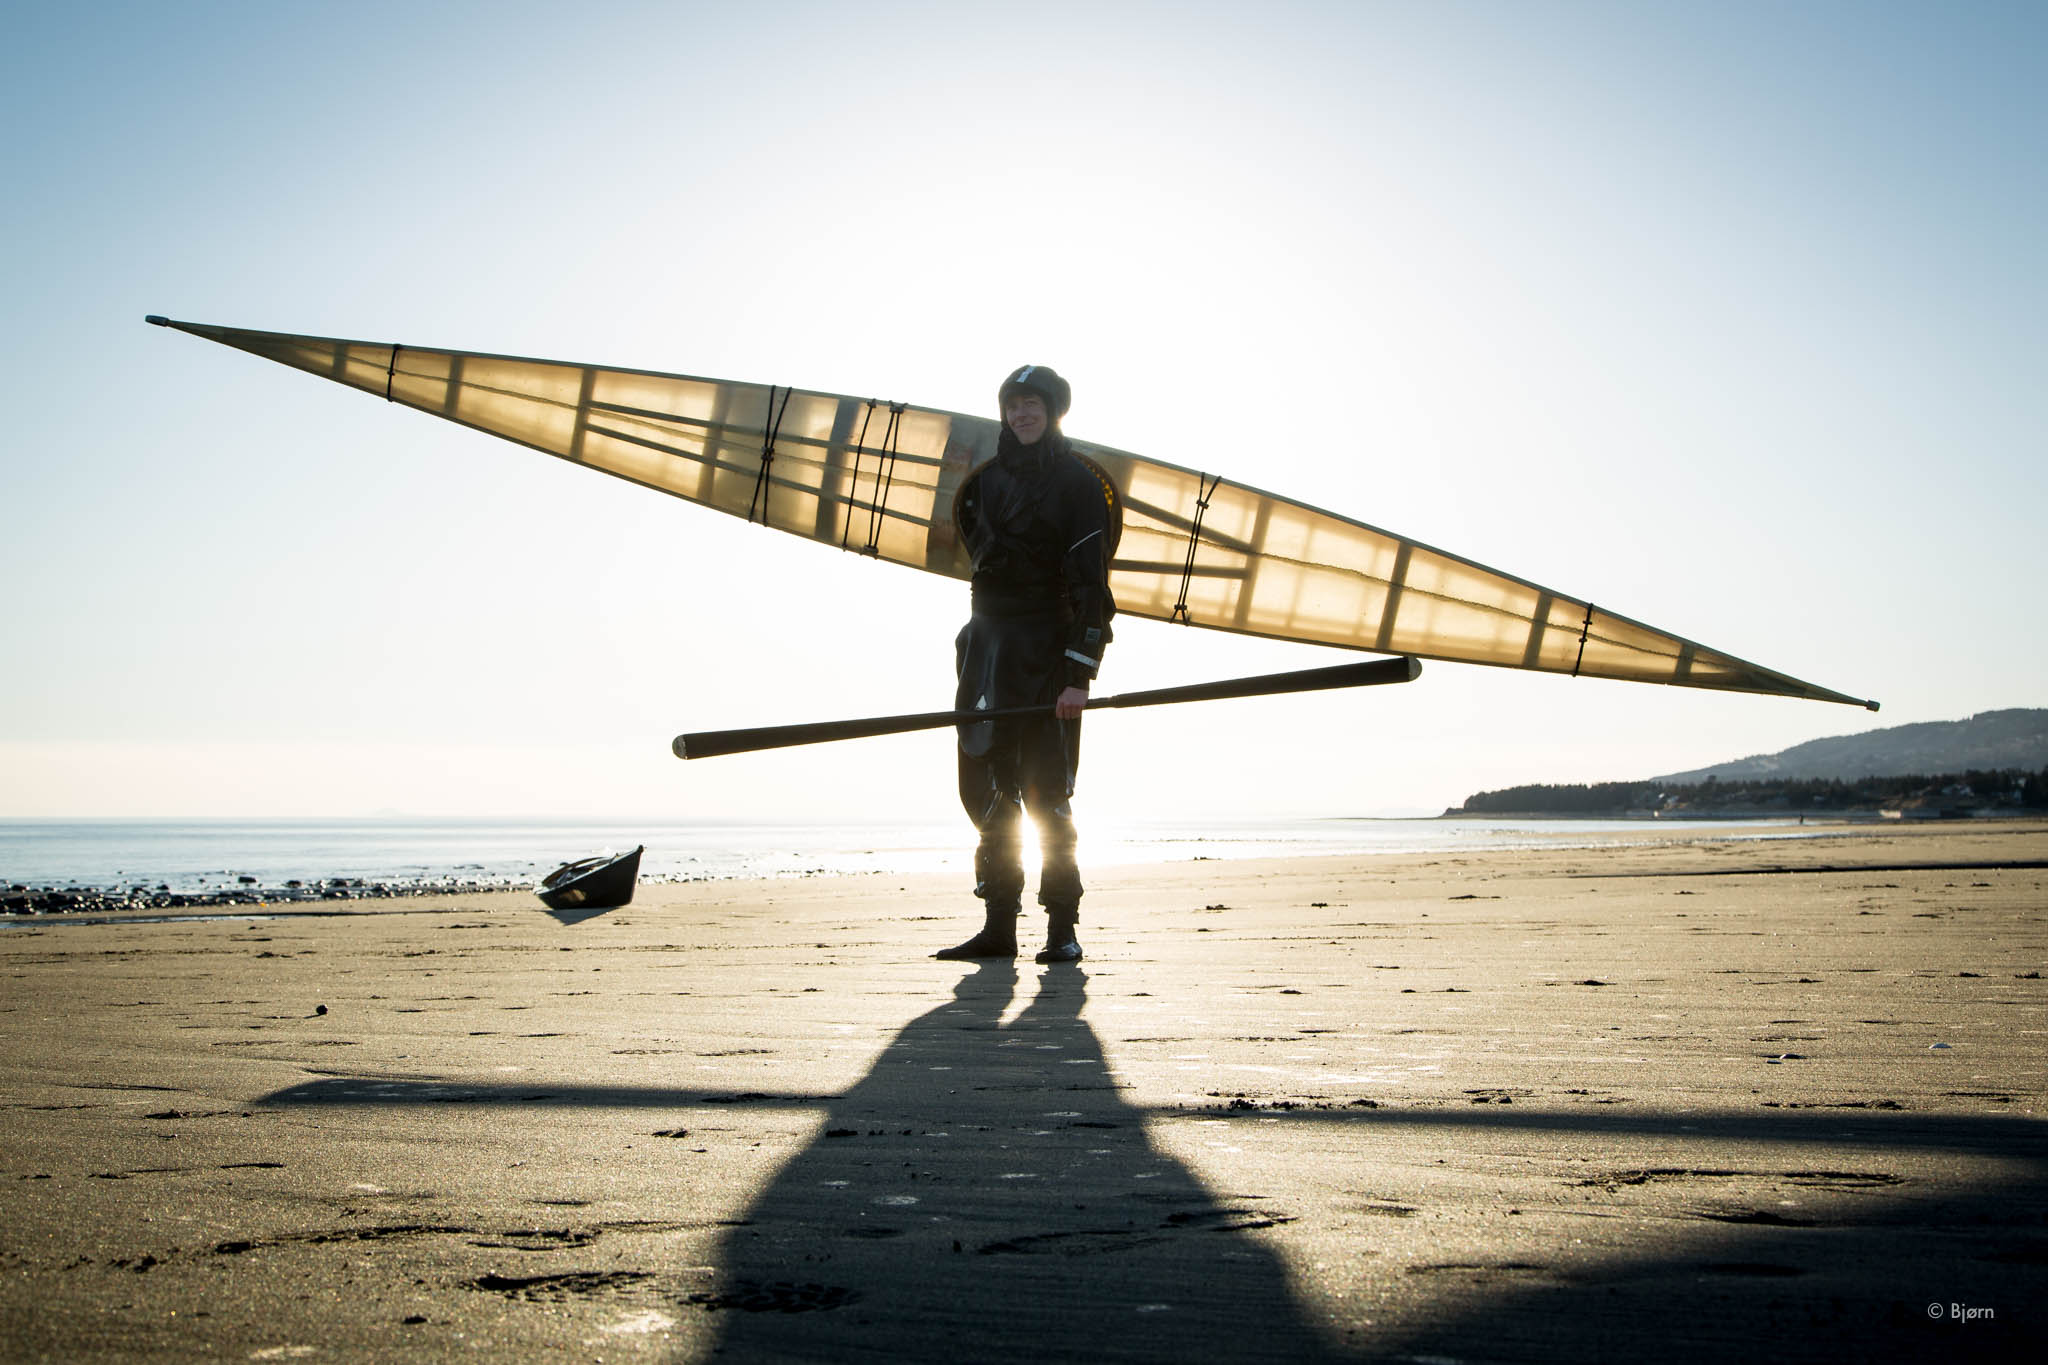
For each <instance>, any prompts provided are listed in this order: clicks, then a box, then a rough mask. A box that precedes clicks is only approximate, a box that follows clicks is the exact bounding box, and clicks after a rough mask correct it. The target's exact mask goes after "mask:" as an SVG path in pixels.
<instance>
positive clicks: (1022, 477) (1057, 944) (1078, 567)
mask: <svg viewBox="0 0 2048 1365" xmlns="http://www.w3.org/2000/svg"><path fill="white" fill-rule="evenodd" d="M1070 397H1071V390H1070V389H1069V387H1068V385H1067V381H1066V380H1064V379H1062V378H1060V377H1059V375H1057V374H1055V373H1054V372H1053V371H1052V370H1050V369H1048V368H1047V367H1046V366H1043V365H1026V366H1023V367H1022V368H1021V369H1018V370H1016V371H1015V372H1013V373H1012V374H1011V375H1010V377H1009V378H1008V379H1005V380H1004V381H1003V384H1002V388H1001V389H1000V390H999V391H998V394H997V406H998V410H999V411H1000V412H1001V413H1002V418H1003V428H1002V433H1001V435H1000V437H999V438H998V440H997V443H996V457H995V458H994V459H993V460H990V461H988V462H986V463H985V464H983V465H981V466H980V467H979V468H978V469H976V470H975V471H974V472H973V473H971V474H969V475H968V476H967V480H966V482H965V483H964V484H963V485H962V486H961V489H960V494H959V497H958V499H957V500H956V502H955V503H954V515H955V519H956V521H957V522H958V524H959V527H960V533H961V535H962V537H963V539H964V540H965V543H966V545H967V548H968V550H969V552H970V554H971V555H972V557H973V564H974V580H973V586H974V596H973V613H972V615H971V616H970V617H969V619H968V622H967V625H966V627H965V628H964V629H963V630H962V631H961V632H960V635H959V638H958V639H956V640H955V641H954V642H953V652H954V664H955V668H956V670H957V674H958V678H959V688H958V691H957V693H956V694H955V698H954V703H953V704H954V706H955V707H956V708H957V709H959V710H963V711H970V710H995V709H999V708H1002V707H1008V706H1028V705H1034V704H1036V705H1046V704H1049V705H1050V706H1051V707H1052V708H1053V709H1052V710H1050V711H1047V712H1041V713H1038V714H1034V715H1028V716H1006V717H1002V718H1000V719H996V720H986V721H980V722H977V723H974V724H968V725H962V726H961V727H960V804H961V805H962V806H964V807H965V808H966V810H967V815H968V818H969V819H971V820H972V821H974V826H975V829H976V830H977V831H979V833H980V843H979V845H978V846H977V848H976V849H975V853H974V880H975V887H974V894H975V895H977V896H979V897H981V900H982V909H983V913H984V915H985V917H986V919H985V922H984V924H983V925H982V928H981V932H980V933H978V934H976V935H975V936H974V937H973V938H970V939H968V940H967V941H966V942H965V943H962V944H959V945H957V946H956V947H952V948H947V949H945V950H943V951H941V952H938V953H935V954H934V955H933V956H935V957H940V958H945V959H949V960H961V959H971V958H1009V957H1015V956H1016V955H1017V916H1018V914H1019V913H1020V911H1021V909H1022V900H1023V893H1024V862H1023V851H1022V848H1021V845H1020V842H1019V836H1020V834H1021V832H1022V816H1023V812H1024V811H1027V810H1028V811H1029V812H1030V815H1031V818H1032V820H1033V821H1034V822H1035V823H1036V824H1037V826H1038V845H1039V853H1040V856H1041V859H1042V865H1041V867H1040V869H1039V877H1038V901H1039V904H1041V905H1042V906H1044V907H1045V914H1046V938H1045V948H1044V950H1043V951H1042V952H1040V953H1039V954H1038V955H1037V960H1038V961H1040V962H1048V963H1058V962H1079V961H1080V960H1081V944H1080V939H1079V935H1078V933H1077V932H1076V928H1075V926H1076V925H1077V924H1078V923H1079V921H1080V917H1081V871H1080V868H1079V867H1078V866H1077V865H1076V863H1075V861H1074V817H1073V812H1072V811H1071V810H1070V809H1069V807H1068V804H1067V803H1068V800H1069V799H1070V798H1071V797H1072V796H1073V794H1074V772H1075V768H1076V766H1077V765H1078V763H1079V761H1080V754H1081V708H1082V707H1083V706H1085V705H1086V704H1087V702H1088V687H1089V684H1090V683H1092V682H1093V681H1094V679H1095V674H1096V670H1097V669H1099V668H1100V667H1101V666H1102V651H1103V648H1104V647H1105V646H1106V645H1108V644H1109V640H1110V629H1109V620H1110V617H1111V616H1113V615H1115V614H1116V604H1115V602H1113V601H1112V600H1111V599H1110V595H1109V557H1110V552H1111V549H1112V542H1113V540H1114V538H1115V528H1114V526H1113V524H1112V520H1111V515H1112V506H1113V504H1112V502H1111V498H1112V496H1113V495H1112V494H1111V493H1110V492H1109V490H1108V489H1107V487H1106V485H1105V484H1104V482H1103V481H1102V480H1101V479H1100V477H1099V476H1098V475H1097V474H1096V472H1095V470H1094V469H1093V468H1092V467H1091V466H1089V465H1087V464H1084V463H1083V462H1082V461H1081V459H1080V458H1079V457H1078V456H1076V455H1075V454H1074V452H1073V447H1072V446H1071V444H1070V443H1069V442H1068V441H1067V438H1066V437H1065V436H1064V435H1062V434H1061V432H1060V419H1061V418H1063V417H1065V416H1066V414H1067V407H1068V403H1069V399H1070Z"/></svg>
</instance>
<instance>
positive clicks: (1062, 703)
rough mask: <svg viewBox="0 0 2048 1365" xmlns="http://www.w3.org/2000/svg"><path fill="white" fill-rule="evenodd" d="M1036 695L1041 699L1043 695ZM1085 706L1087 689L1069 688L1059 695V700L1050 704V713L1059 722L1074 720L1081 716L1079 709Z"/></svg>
mask: <svg viewBox="0 0 2048 1365" xmlns="http://www.w3.org/2000/svg"><path fill="white" fill-rule="evenodd" d="M1038 695H1039V696H1041V697H1042V696H1044V695H1045V693H1043V692H1041V693H1039V694H1038ZM1087 704H1088V689H1087V688H1085V687H1070V688H1068V689H1067V690H1066V691H1064V692H1062V693H1060V699H1059V700H1058V701H1056V702H1054V703H1053V704H1052V713H1053V714H1054V715H1056V716H1058V717H1059V718H1060V719H1061V720H1076V719H1078V718H1079V717H1080V715H1081V708H1082V707H1084V706H1086V705H1087Z"/></svg>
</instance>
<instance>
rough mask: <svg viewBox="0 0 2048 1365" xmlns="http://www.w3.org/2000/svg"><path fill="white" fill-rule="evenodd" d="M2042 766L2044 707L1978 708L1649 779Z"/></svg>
mask: <svg viewBox="0 0 2048 1365" xmlns="http://www.w3.org/2000/svg"><path fill="white" fill-rule="evenodd" d="M2005 768H2021V769H2025V770H2027V771H2029V772H2033V771H2036V770H2039V769H2041V768H2048V708H2042V707H2015V708H2014V709H2012V710H2009V711H1984V712H1980V713H1979V714H1977V715H1974V716H1971V717H1970V718H1969V719H1968V720H1935V721H1924V722H1922V723H1920V724H1918V725H1894V726H1890V727H1889V728H1886V729H1882V730H1866V731H1864V732H1863V733H1862V734H1859V735H1839V736H1837V737H1835V738H1833V739H1816V740H1812V741H1810V742H1808V743H1805V744H1795V745H1794V746H1792V747H1791V748H1789V749H1786V750H1784V751H1783V752H1782V753H1775V754H1756V755H1753V756H1751V757H1749V758H1738V759H1735V760H1733V761H1732V762H1728V763H1718V764H1716V765H1714V766H1713V767H1711V768H1695V769H1693V770H1692V771H1691V772H1683V773H1666V774H1664V775H1663V776H1661V777H1654V778H1651V779H1649V780H1650V781H1652V782H1661V783H1670V784H1673V785H1684V784H1689V783H1699V782H1705V781H1706V780H1708V779H1709V778H1712V779H1714V780H1716V781H1719V782H1745V781H1748V782H1753V781H1758V780H1762V779H1768V778H1780V779H1785V780H1791V781H1814V780H1818V781H1839V782H1854V781H1856V780H1857V779H1859V778H1865V777H1903V776H1908V775H1914V774H1929V775H1931V774H1935V773H1961V772H1968V771H1971V770H1972V769H1976V770H1982V771H1996V770H1999V769H2005Z"/></svg>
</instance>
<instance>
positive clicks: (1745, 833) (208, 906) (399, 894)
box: [0, 815, 2048, 927]
mask: <svg viewBox="0 0 2048 1365" xmlns="http://www.w3.org/2000/svg"><path fill="white" fill-rule="evenodd" d="M1324 818H1326V819H1328V820H1331V821H1344V820H1366V819H1371V818H1373V817H1350V816H1331V817H1324ZM1435 818H1437V819H1444V820H1454V819H1456V820H1464V819H1469V820H1482V821H1510V822H1512V821H1514V820H1516V819H1518V818H1519V817H1509V816H1493V815H1481V816H1467V817H1451V816H1448V815H1446V816H1440V817H1435ZM1532 818H1533V817H1532ZM1542 818H1543V819H1544V820H1545V823H1546V824H1560V825H1566V826H1569V825H1572V824H1575V823H1576V824H1602V825H1607V826H1613V825H1626V826H1628V828H1625V829H1613V828H1608V829H1603V830H1600V831H1596V832H1591V833H1576V832H1573V831H1571V830H1569V829H1566V830H1546V831H1541V832H1535V833H1532V834H1530V835H1529V837H1528V838H1527V839H1526V840H1522V841H1516V842H1513V843H1508V844H1503V845H1498V846H1482V847H1477V848H1462V849H1457V850H1448V849H1447V850H1441V852H1444V853H1450V852H1453V851H1455V852H1456V853H1458V854H1459V855H1461V856H1471V855H1473V854H1476V853H1481V852H1493V851H1512V850H1514V849H1518V848H1520V849H1542V848H1552V849H1566V848H1587V849H1593V848H1602V847H1608V846H1625V845H1631V844H1643V843H1650V844H1670V845H1685V844H1699V843H1712V842H1721V841H1728V842H1760V841H1782V842H1791V841H1810V840H1826V839H1831V838H1857V837H1885V836H1890V835H1907V836H1911V835H1914V834H1919V833H1927V834H1938V833H1957V832H1963V831H1967V830H1970V829H1984V828H1998V827H2005V826H2010V827H2012V828H2014V829H2016V830H2022V831H2024V830H2032V829H2041V830H2048V818H2037V817H2027V816H1996V817H1980V818H1973V819H1970V820H1967V821H1963V820H1952V821H1938V822H1936V821H1929V822H1919V821H1915V822H1911V823H1906V824H1900V823H1896V822H1888V821H1887V822H1877V821H1861V820H1834V821H1825V822H1823V821H1818V820H1816V821H1814V822H1813V823H1810V824H1808V823H1804V822H1802V823H1801V824H1799V825H1790V824H1788V823H1787V819H1786V818H1785V817H1777V816H1771V817H1747V818H1744V817H1726V818H1722V817H1699V818H1688V819H1683V820H1658V819H1649V818H1644V819H1632V820H1626V821H1623V820H1612V819H1608V818H1606V817H1580V818H1578V819H1576V820H1575V819H1573V818H1571V817H1557V818H1554V819H1553V818H1551V817H1542ZM1709 826H1711V827H1712V828H1711V829H1709V828H1708V827H1709ZM1575 840H1583V841H1584V842H1575ZM1190 842H1195V843H1199V842H1203V841H1201V840H1194V841H1190ZM1420 856H1426V851H1418V850H1413V849H1402V848H1395V849H1385V850H1379V849H1362V850H1328V849H1321V848H1314V849H1307V850H1303V851H1300V852H1295V853H1289V854H1274V853H1245V854H1234V855H1233V854H1229V853H1224V854H1213V853H1190V854H1186V855H1183V856H1180V857H1175V858H1166V859H1162V860H1152V861H1141V862H1130V861H1117V860H1109V861H1105V862H1103V863H1102V864H1100V866H1099V868H1098V869H1097V870H1098V871H1100V872H1105V873H1127V872H1130V871H1133V870H1136V869H1142V868H1174V867H1180V866H1183V865H1186V864H1190V863H1210V864H1223V865H1226V866H1234V865H1239V864H1244V863H1254V862H1269V861H1275V860H1284V861H1287V862H1295V863H1300V862H1311V861H1316V860H1328V859H1339V860H1350V859H1398V858H1405V857H1420ZM2021 865H2022V866H2024V865H2026V864H2021ZM931 875H934V874H932V873H930V872H928V871H922V870H908V871H906V870H901V869H891V868H887V867H883V868H876V869H868V870H860V871H850V872H849V871H836V872H835V871H825V870H820V869H805V870H801V871H793V872H784V873H772V874H759V873H755V874H750V873H737V874H729V875H720V874H704V875H682V876H677V875H655V876H649V875H643V876H642V877H641V879H640V887H641V889H642V890H643V891H644V890H646V889H649V888H653V887H659V886H686V885H695V884H717V885H727V886H734V885H747V884H750V883H754V882H760V883H764V884H768V885H776V884H783V883H789V882H800V881H817V880H828V881H829V880H832V879H835V878H848V879H856V880H858V879H867V878H877V877H879V878H884V879H886V878H889V877H923V876H931ZM539 881H540V878H539V877H538V876H535V877H530V878H529V877H509V876H497V877H463V876H434V875H428V876H423V877H416V878H395V879H377V878H364V877H328V878H310V879H308V878H292V879H287V880H286V881H284V882H283V883H281V884H273V885H263V884H260V883H258V882H257V881H256V879H254V878H247V877H245V878H242V879H240V882H239V883H238V884H237V885H235V886H232V887H229V886H222V887H220V888H218V889H211V890H199V891H174V890H171V889H170V888H169V887H168V886H165V885H158V886H155V887H149V886H144V885H124V884H121V883H107V884H103V885H90V884H81V883H70V884H66V885H63V886H53V885H45V886H29V885H26V884H22V883H11V884H5V885H0V927H6V926H8V925H12V924H20V923H35V922H39V921H44V920H49V919H52V918H68V917H76V916H83V915H90V916H105V917H110V918H109V922H111V921H112V919H113V918H120V917H127V918H131V919H132V918H134V917H136V916H138V915H143V914H156V913H160V912H164V911H180V910H196V911H201V912H204V911H209V910H211V911H220V912H232V911H243V912H247V913H249V914H257V913H261V912H265V911H268V912H270V913H273V914H284V913H292V912H294V911H296V912H297V913H301V914H304V913H313V912H315V911H314V910H313V907H327V909H328V911H330V912H331V911H332V909H333V907H335V906H337V905H346V904H349V903H354V902H360V901H387V900H410V899H418V898H421V897H435V896H465V897H468V896H476V895H486V894H491V893H501V892H502V893H508V894H510V893H520V894H524V895H529V896H530V895H532V894H533V892H534V889H535V887H536V886H537V885H538V883H539Z"/></svg>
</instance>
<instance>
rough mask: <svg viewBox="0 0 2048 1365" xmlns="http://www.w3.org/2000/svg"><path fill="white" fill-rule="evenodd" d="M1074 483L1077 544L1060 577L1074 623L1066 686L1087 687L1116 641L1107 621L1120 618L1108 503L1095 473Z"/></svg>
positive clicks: (1069, 639) (1071, 546) (1072, 529)
mask: <svg viewBox="0 0 2048 1365" xmlns="http://www.w3.org/2000/svg"><path fill="white" fill-rule="evenodd" d="M1075 483H1076V485H1077V487H1076V488H1075V496H1074V498H1073V501H1072V512H1071V513H1070V515H1069V516H1068V518H1067V525H1068V527H1069V530H1070V534H1071V535H1072V536H1073V537H1074V539H1073V541H1072V543H1071V544H1069V545H1068V547H1067V552H1066V556H1065V558H1064V559H1063V560H1062V561H1061V565H1060V573H1061V576H1062V578H1064V580H1065V583H1066V592H1067V601H1068V602H1069V603H1070V604H1071V605H1072V607H1073V609H1074V622H1073V625H1072V626H1070V627H1069V628H1068V631H1067V651H1066V655H1067V656H1066V669H1067V685H1068V686H1070V687H1086V686H1088V684H1089V683H1091V682H1093V681H1094V680H1095V675H1096V673H1097V672H1098V671H1100V670H1101V668H1102V655H1103V651H1104V650H1105V649H1107V648H1108V646H1109V642H1110V639H1111V638H1112V632H1111V631H1110V628H1109V621H1110V618H1111V617H1112V616H1115V615H1116V602H1115V601H1114V600H1113V599H1112V598H1111V597H1110V595H1109V555H1110V538H1111V534H1112V529H1111V527H1110V524H1109V503H1108V501H1107V500H1106V499H1105V498H1104V497H1103V496H1102V490H1101V489H1100V488H1099V487H1098V486H1097V485H1096V482H1095V478H1094V475H1093V474H1092V473H1089V474H1086V475H1085V476H1084V478H1082V479H1078V480H1076V481H1075Z"/></svg>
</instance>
